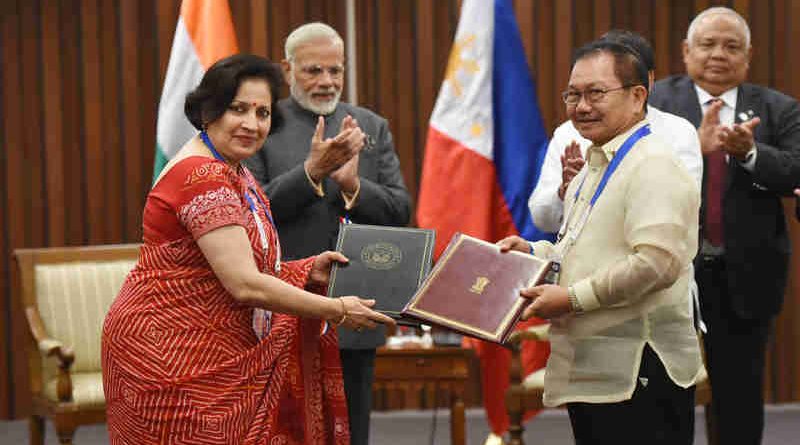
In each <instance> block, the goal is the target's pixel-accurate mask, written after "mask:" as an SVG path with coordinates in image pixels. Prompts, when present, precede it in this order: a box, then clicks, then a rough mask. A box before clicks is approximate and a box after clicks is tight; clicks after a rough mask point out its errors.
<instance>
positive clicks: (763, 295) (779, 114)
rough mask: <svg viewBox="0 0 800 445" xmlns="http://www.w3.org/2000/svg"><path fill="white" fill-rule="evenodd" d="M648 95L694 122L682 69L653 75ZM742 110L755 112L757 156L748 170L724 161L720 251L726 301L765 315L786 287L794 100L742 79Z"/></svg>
mask: <svg viewBox="0 0 800 445" xmlns="http://www.w3.org/2000/svg"><path fill="white" fill-rule="evenodd" d="M650 103H651V104H652V105H653V106H655V107H657V108H659V109H661V110H663V111H667V112H669V113H673V114H677V115H679V116H682V117H684V118H686V119H688V120H689V121H691V122H692V123H693V124H694V125H695V126H697V127H699V126H700V122H701V120H702V116H703V113H702V110H701V108H700V104H699V102H698V99H697V92H696V90H695V87H694V83H693V82H692V80H691V79H690V78H688V77H687V76H672V77H669V78H666V79H663V80H660V81H658V82H656V84H655V86H654V88H653V94H652V95H651V96H650ZM749 111H752V114H753V116H758V117H760V118H761V123H760V124H759V125H758V126H757V127H756V129H755V135H754V136H755V140H756V150H757V158H756V163H755V168H754V170H753V172H748V171H747V170H745V169H744V168H743V167H742V166H741V165H739V163H738V162H736V161H734V160H731V162H729V163H728V173H727V183H726V189H725V194H724V196H723V218H724V222H723V224H724V236H725V259H726V266H727V278H728V288H729V292H730V297H731V305H732V308H733V309H734V310H735V311H736V312H737V313H738V314H739V315H740V316H742V317H745V318H768V317H771V316H774V315H775V314H777V313H778V312H779V311H780V308H781V305H782V303H783V294H784V290H785V287H786V277H787V272H788V271H787V269H788V262H789V256H790V243H789V237H788V234H787V230H786V220H785V217H784V212H783V206H782V204H781V200H780V198H781V196H788V195H789V194H790V193H791V192H792V186H793V185H794V184H796V182H797V178H798V177H800V104H798V102H797V101H796V100H795V99H793V98H791V97H789V96H787V95H785V94H782V93H780V92H778V91H775V90H772V89H769V88H766V87H761V86H758V85H752V84H749V83H744V84H742V85H740V86H739V92H738V96H737V100H736V111H735V116H737V120H738V116H739V115H740V113H742V112H745V113H748V112H749ZM703 196H705V193H704V194H703ZM701 232H702V220H701Z"/></svg>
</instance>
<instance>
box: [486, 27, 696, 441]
mask: <svg viewBox="0 0 800 445" xmlns="http://www.w3.org/2000/svg"><path fill="white" fill-rule="evenodd" d="M647 84H648V75H647V68H646V67H645V66H644V64H643V63H642V62H641V60H640V59H639V57H638V55H636V54H635V53H634V52H633V50H631V49H630V48H629V47H627V46H623V45H620V44H618V43H614V42H610V41H607V40H600V41H596V42H593V43H591V44H589V45H587V46H584V47H582V48H581V49H579V50H578V51H577V52H576V54H575V57H574V62H573V65H572V72H571V75H570V79H569V84H568V86H567V91H566V92H565V93H564V99H565V100H564V102H565V103H566V111H567V116H569V119H570V121H571V122H572V123H573V125H574V126H575V128H576V129H577V130H578V132H579V133H580V135H581V136H582V137H584V138H586V139H588V140H589V141H591V145H590V147H589V148H588V149H587V151H586V165H585V167H584V168H583V169H582V170H581V171H580V173H578V175H577V176H575V178H574V179H573V180H572V181H571V182H570V183H569V186H568V187H567V189H566V191H565V194H564V202H565V206H564V214H565V216H564V225H563V228H562V229H561V230H560V232H559V236H558V241H557V242H556V243H555V244H551V243H550V242H548V241H538V242H536V243H534V244H533V245H532V250H533V254H534V255H536V256H539V257H542V258H547V259H550V260H553V261H556V262H558V263H559V264H560V266H561V267H560V274H559V276H558V279H557V283H556V284H546V285H541V286H535V287H531V288H527V289H524V290H522V292H521V295H523V296H525V297H528V298H530V299H532V300H533V301H532V303H531V304H530V305H529V306H528V307H527V308H526V309H525V311H524V312H523V318H528V317H531V316H536V317H540V318H545V319H550V321H551V327H550V345H551V353H550V358H549V360H548V362H547V370H546V374H545V381H544V383H545V385H544V386H545V392H544V404H545V405H546V406H549V407H554V406H558V405H563V404H566V406H567V411H568V413H569V417H570V422H571V423H572V430H573V434H574V437H575V443H576V444H578V445H584V444H611V443H647V444H660V445H679V444H691V443H693V440H694V384H695V380H696V378H697V375H698V373H699V372H700V370H701V366H702V361H701V358H700V346H699V341H698V338H697V335H696V333H695V331H694V326H693V319H692V312H691V309H690V300H689V294H688V292H687V291H686V290H687V287H688V285H689V282H690V280H691V273H690V271H689V269H688V267H687V266H688V265H689V263H690V262H691V260H692V258H693V257H694V255H695V253H696V251H697V230H698V228H697V220H698V212H699V208H700V190H699V187H698V185H697V183H696V181H695V180H694V179H693V178H692V177H691V176H690V175H689V173H688V172H687V170H686V168H684V167H683V166H682V165H681V164H680V162H679V161H678V160H677V158H676V157H675V155H674V150H673V149H671V148H670V147H669V146H667V144H666V142H664V141H663V140H662V139H660V138H659V137H658V136H657V135H655V134H651V130H650V125H649V123H648V121H647V119H646V118H645V110H646V107H647V96H648V89H647ZM498 244H499V245H500V247H501V250H504V251H505V250H509V249H514V250H518V251H523V252H527V251H528V250H529V248H530V247H529V245H528V243H527V242H526V241H525V240H523V239H522V238H519V237H509V238H506V239H504V240H501V241H500V242H499V243H498Z"/></svg>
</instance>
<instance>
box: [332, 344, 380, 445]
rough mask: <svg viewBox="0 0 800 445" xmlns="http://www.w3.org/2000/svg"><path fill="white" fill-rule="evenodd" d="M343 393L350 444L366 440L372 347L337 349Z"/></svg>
mask: <svg viewBox="0 0 800 445" xmlns="http://www.w3.org/2000/svg"><path fill="white" fill-rule="evenodd" d="M339 356H340V357H341V360H342V374H343V376H344V395H345V397H346V398H347V415H348V417H349V418H350V444H351V445H367V444H368V443H369V414H370V411H371V410H372V382H373V380H374V379H375V350H374V349H340V350H339Z"/></svg>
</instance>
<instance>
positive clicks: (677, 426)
mask: <svg viewBox="0 0 800 445" xmlns="http://www.w3.org/2000/svg"><path fill="white" fill-rule="evenodd" d="M645 382H646V383H645ZM694 389H695V388H694V386H691V387H689V388H681V387H680V386H678V385H676V384H675V383H674V382H673V381H672V380H671V379H670V378H669V376H668V375H667V371H666V369H665V368H664V365H663V364H662V363H661V360H659V358H658V356H657V355H656V353H655V352H653V350H652V349H651V348H650V346H645V348H644V354H643V355H642V363H641V366H640V368H639V379H638V380H637V384H636V390H635V391H634V393H633V396H632V397H631V398H630V399H629V400H625V401H623V402H617V403H568V404H567V411H568V412H569V420H570V422H571V423H572V433H573V435H574V436H575V444H576V445H606V444H608V445H621V444H647V445H691V444H692V443H694Z"/></svg>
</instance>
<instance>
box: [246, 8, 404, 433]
mask: <svg viewBox="0 0 800 445" xmlns="http://www.w3.org/2000/svg"><path fill="white" fill-rule="evenodd" d="M285 52H286V59H285V60H283V62H282V66H283V71H284V75H285V76H286V79H287V81H288V83H289V88H290V91H291V96H290V97H288V98H286V99H283V100H281V101H279V102H278V105H277V107H278V109H280V111H281V115H282V116H283V118H284V119H285V121H284V123H283V125H282V126H281V127H280V128H279V129H278V130H277V131H275V132H274V133H273V134H272V135H271V136H270V137H269V139H268V142H267V143H265V144H264V147H263V148H262V149H261V150H260V151H259V152H257V153H256V154H255V155H254V156H253V157H252V158H250V159H249V160H248V161H247V166H248V167H249V168H250V171H251V172H252V173H253V175H254V176H255V177H256V179H258V181H259V182H260V183H261V184H262V186H263V187H264V191H265V192H266V193H267V195H268V196H269V199H270V203H271V205H272V210H273V214H274V215H275V223H276V225H277V227H278V233H279V235H280V239H281V246H282V248H283V250H284V252H283V253H284V256H285V257H287V258H288V259H294V258H303V257H307V256H311V255H315V254H318V253H320V252H322V251H324V250H333V249H335V247H336V246H335V244H336V238H337V234H338V232H339V222H340V221H347V220H352V221H353V222H356V223H362V224H377V225H390V226H405V225H406V224H408V221H409V218H410V214H411V213H410V197H409V195H408V190H407V189H406V186H405V183H404V181H403V175H402V173H401V171H400V162H399V161H398V158H397V153H396V152H395V150H394V144H393V142H392V134H391V132H390V131H389V124H388V122H386V119H384V118H382V117H381V116H379V115H377V114H375V113H373V112H372V111H370V110H367V109H366V108H361V107H357V106H355V105H351V104H347V103H344V102H340V101H339V98H340V96H341V93H342V86H343V84H344V42H343V41H342V38H341V37H340V36H339V34H338V33H337V32H336V31H335V30H334V29H333V28H331V27H330V26H328V25H326V24H324V23H309V24H305V25H303V26H300V27H298V28H297V29H295V30H294V31H293V32H292V33H291V34H289V37H287V39H286V45H285ZM385 336H386V330H385V329H382V328H380V327H379V328H378V329H375V330H372V331H369V332H367V331H365V332H355V331H349V332H348V331H346V330H341V329H340V330H339V349H340V355H341V360H342V373H343V374H344V391H345V396H346V397H347V411H348V414H349V420H350V438H351V444H353V445H360V444H367V443H368V441H369V415H370V407H371V403H372V381H373V378H374V370H375V365H374V363H375V349H376V348H377V347H378V346H380V345H382V344H383V343H384V342H385Z"/></svg>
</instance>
